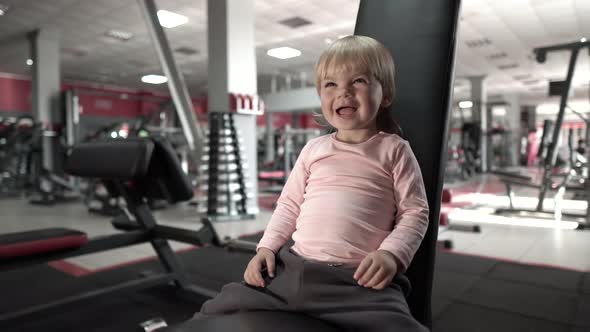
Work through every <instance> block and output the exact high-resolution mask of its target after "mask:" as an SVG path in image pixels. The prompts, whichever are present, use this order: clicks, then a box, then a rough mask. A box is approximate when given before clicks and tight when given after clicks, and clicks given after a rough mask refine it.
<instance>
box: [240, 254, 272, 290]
mask: <svg viewBox="0 0 590 332" xmlns="http://www.w3.org/2000/svg"><path fill="white" fill-rule="evenodd" d="M263 267H266V271H267V273H268V275H269V277H271V278H274V276H275V253H274V252H273V251H272V250H270V249H267V248H260V249H258V253H257V254H256V256H254V258H252V259H251V260H250V263H248V266H247V267H246V271H245V272H244V280H245V281H246V283H247V284H248V285H251V286H255V287H265V286H266V285H265V284H264V278H262V274H261V273H260V271H262V269H263Z"/></svg>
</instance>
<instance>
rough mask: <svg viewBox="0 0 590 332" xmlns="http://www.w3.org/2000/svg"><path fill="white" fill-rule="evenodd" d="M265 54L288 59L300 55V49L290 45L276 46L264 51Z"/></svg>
mask: <svg viewBox="0 0 590 332" xmlns="http://www.w3.org/2000/svg"><path fill="white" fill-rule="evenodd" d="M266 54H267V55H270V56H272V57H275V58H279V59H289V58H294V57H296V56H300V55H301V51H300V50H296V49H294V48H291V47H278V48H273V49H270V50H268V51H266Z"/></svg>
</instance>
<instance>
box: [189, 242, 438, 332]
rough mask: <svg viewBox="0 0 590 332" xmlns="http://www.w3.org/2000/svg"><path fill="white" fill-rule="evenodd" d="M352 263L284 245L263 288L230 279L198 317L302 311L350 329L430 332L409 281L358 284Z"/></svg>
mask: <svg viewBox="0 0 590 332" xmlns="http://www.w3.org/2000/svg"><path fill="white" fill-rule="evenodd" d="M354 272H355V269H354V268H346V267H341V266H337V265H335V264H327V263H321V262H317V261H312V260H307V259H305V258H303V257H301V256H298V255H297V254H295V253H294V252H292V251H291V250H290V249H289V248H287V247H283V248H282V249H281V250H280V251H279V254H278V255H277V259H276V270H275V277H274V278H272V279H270V278H268V277H267V278H265V284H266V287H265V288H260V287H254V286H250V285H247V284H246V283H245V282H241V283H230V284H227V285H225V286H224V287H223V289H222V290H221V292H220V293H219V294H218V295H217V296H216V297H215V298H213V299H211V300H209V301H207V302H205V303H204V304H203V306H202V307H201V312H200V313H199V314H197V315H196V316H195V317H196V318H198V317H199V316H201V317H203V316H207V315H214V314H223V313H232V312H236V311H253V310H282V311H296V312H304V313H306V314H308V315H310V316H313V317H316V318H319V319H322V320H324V321H327V322H328V323H331V324H333V325H336V326H339V327H341V328H343V329H344V330H346V331H367V332H368V331H379V332H385V331H392V332H393V331H396V332H397V331H421V332H422V331H428V329H427V328H426V327H424V326H423V325H421V324H420V323H419V322H418V321H416V320H415V319H414V318H413V317H412V315H411V314H410V310H409V308H408V304H407V302H406V300H405V297H404V293H407V292H409V289H410V284H409V281H408V279H407V278H406V277H405V276H404V275H397V276H396V277H395V278H394V280H393V282H392V283H391V285H390V286H389V287H386V288H385V289H383V290H374V289H370V288H365V287H362V286H359V285H358V284H357V282H356V280H354V278H353V274H354Z"/></svg>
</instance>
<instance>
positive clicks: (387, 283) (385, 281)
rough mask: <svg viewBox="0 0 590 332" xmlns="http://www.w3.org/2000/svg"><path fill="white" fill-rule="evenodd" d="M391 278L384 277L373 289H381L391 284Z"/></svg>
mask: <svg viewBox="0 0 590 332" xmlns="http://www.w3.org/2000/svg"><path fill="white" fill-rule="evenodd" d="M391 279H392V278H385V279H383V281H381V282H380V283H378V284H377V285H376V286H375V287H373V289H377V290H381V289H383V288H385V287H387V285H389V284H390V283H391Z"/></svg>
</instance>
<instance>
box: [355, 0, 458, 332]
mask: <svg viewBox="0 0 590 332" xmlns="http://www.w3.org/2000/svg"><path fill="white" fill-rule="evenodd" d="M459 4H460V1H459V0H394V1H391V0H381V1H378V0H369V1H367V0H362V1H361V3H360V7H359V12H358V17H357V22H356V27H355V34H357V35H365V36H369V37H372V38H375V39H377V40H379V41H380V42H382V43H383V44H384V45H385V46H386V47H387V48H388V49H389V50H390V51H391V53H392V54H393V57H394V60H395V65H396V68H395V69H396V77H395V82H396V88H397V89H396V92H397V95H396V100H395V101H394V103H393V105H392V106H391V109H390V111H391V112H393V116H394V118H395V119H396V120H397V121H398V123H399V124H400V126H401V128H402V130H403V133H404V138H405V139H407V140H408V141H409V142H410V145H411V146H412V150H413V151H414V154H415V155H416V158H417V159H418V163H419V164H420V168H421V170H422V176H423V177H424V185H425V187H426V194H427V196H428V204H429V207H430V216H429V219H430V224H429V227H428V231H427V233H426V237H425V239H424V241H423V242H422V245H421V246H420V249H419V250H418V252H417V253H416V256H414V260H413V262H412V264H411V266H410V267H409V269H408V271H407V275H408V277H409V278H410V281H411V282H412V293H411V294H410V297H409V298H408V304H409V305H410V310H411V311H412V314H413V315H414V317H415V318H416V319H417V320H418V321H420V322H421V323H423V324H424V325H426V326H429V327H430V326H431V325H432V318H431V304H430V300H431V292H432V280H433V272H434V259H435V249H436V240H437V235H438V218H439V211H440V202H441V190H442V185H443V172H444V158H445V154H446V145H447V130H448V128H447V126H448V122H449V121H448V118H449V111H450V104H451V91H452V90H451V89H452V81H453V67H454V58H455V41H456V40H455V39H456V31H457V22H458V16H459Z"/></svg>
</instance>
